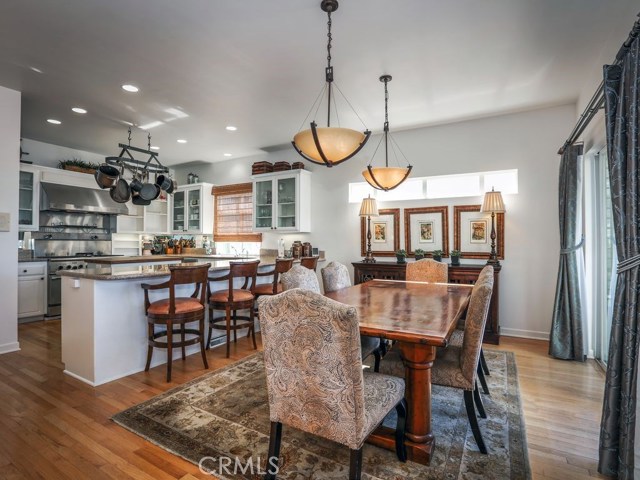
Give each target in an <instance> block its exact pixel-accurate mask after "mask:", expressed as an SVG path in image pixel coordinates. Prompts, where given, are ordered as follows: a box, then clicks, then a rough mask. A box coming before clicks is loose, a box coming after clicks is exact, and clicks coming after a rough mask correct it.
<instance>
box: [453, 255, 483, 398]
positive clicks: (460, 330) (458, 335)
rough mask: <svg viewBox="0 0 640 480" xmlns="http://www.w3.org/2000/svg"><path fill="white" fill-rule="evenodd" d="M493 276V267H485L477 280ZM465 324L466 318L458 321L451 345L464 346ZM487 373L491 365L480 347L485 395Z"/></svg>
mask: <svg viewBox="0 0 640 480" xmlns="http://www.w3.org/2000/svg"><path fill="white" fill-rule="evenodd" d="M489 276H491V277H493V267H491V268H490V269H488V268H487V267H485V268H483V269H482V271H481V272H480V275H478V279H477V282H480V281H486V279H487V277H489ZM464 325H465V320H461V321H460V322H459V323H458V326H457V328H456V330H454V331H453V333H452V334H451V338H450V339H449V346H453V347H462V341H463V338H464ZM485 375H491V372H490V370H489V366H488V365H487V361H486V360H485V358H484V350H483V349H482V347H481V348H480V362H479V363H478V380H479V381H480V385H481V386H482V391H483V392H484V394H485V395H489V385H488V383H487V379H486V377H485Z"/></svg>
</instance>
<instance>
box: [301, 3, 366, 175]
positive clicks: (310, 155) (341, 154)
mask: <svg viewBox="0 0 640 480" xmlns="http://www.w3.org/2000/svg"><path fill="white" fill-rule="evenodd" d="M320 8H321V9H322V11H324V12H327V16H328V22H327V67H326V69H325V78H326V83H325V86H324V88H323V89H322V91H321V93H320V95H318V97H317V98H316V101H315V102H314V103H313V105H312V106H311V110H309V113H308V114H307V117H306V118H305V119H304V121H303V123H302V124H303V125H304V124H305V122H306V121H307V119H308V118H309V115H311V112H313V111H314V107H315V113H317V111H318V110H319V108H320V105H321V104H322V100H323V98H324V97H325V96H326V97H327V126H326V128H325V127H318V125H317V124H316V122H315V120H312V121H311V123H310V127H311V128H309V129H308V130H303V131H300V132H298V133H297V134H296V135H295V136H294V137H293V142H291V143H292V144H293V147H294V148H295V149H296V151H297V152H298V153H299V154H300V155H301V156H302V157H304V158H305V159H306V160H309V161H310V162H313V163H317V164H320V165H326V166H327V167H332V166H333V165H338V164H339V163H342V162H344V161H345V160H349V159H350V158H351V157H353V156H354V155H355V154H356V153H358V152H359V151H360V150H361V149H362V147H364V145H365V144H366V143H367V140H368V139H369V136H370V135H371V132H370V131H369V130H367V129H366V125H365V131H364V132H360V131H358V130H352V129H350V128H342V127H340V126H338V127H332V126H331V102H332V101H333V102H334V105H335V98H332V95H333V96H334V97H335V91H334V88H333V87H335V90H337V92H338V93H340V95H342V97H343V98H345V97H344V94H343V93H342V92H341V91H340V88H339V87H338V86H337V85H335V83H334V81H333V67H332V66H331V40H332V36H331V13H332V12H335V11H336V10H337V9H338V1H337V0H322V2H321V3H320ZM345 100H346V98H345ZM347 104H348V105H349V107H351V104H350V103H349V101H348V100H347ZM316 105H317V107H316ZM351 109H352V110H353V111H354V113H355V114H356V116H358V114H357V112H356V111H355V110H354V109H353V107H351ZM336 117H337V112H336ZM358 118H359V119H360V117H359V116H358ZM360 121H361V122H362V119H360ZM362 123H363V125H364V122H362Z"/></svg>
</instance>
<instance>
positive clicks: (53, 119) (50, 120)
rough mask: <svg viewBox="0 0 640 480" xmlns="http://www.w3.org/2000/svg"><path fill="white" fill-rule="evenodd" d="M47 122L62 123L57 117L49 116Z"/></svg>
mask: <svg viewBox="0 0 640 480" xmlns="http://www.w3.org/2000/svg"><path fill="white" fill-rule="evenodd" d="M47 122H49V123H53V124H54V125H60V124H61V123H62V122H61V121H60V120H56V119H55V118H47Z"/></svg>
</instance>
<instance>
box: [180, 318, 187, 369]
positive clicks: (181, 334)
mask: <svg viewBox="0 0 640 480" xmlns="http://www.w3.org/2000/svg"><path fill="white" fill-rule="evenodd" d="M184 325H185V324H184V323H183V324H182V325H181V326H180V342H181V343H182V345H181V347H182V360H186V359H187V356H186V355H185V348H184Z"/></svg>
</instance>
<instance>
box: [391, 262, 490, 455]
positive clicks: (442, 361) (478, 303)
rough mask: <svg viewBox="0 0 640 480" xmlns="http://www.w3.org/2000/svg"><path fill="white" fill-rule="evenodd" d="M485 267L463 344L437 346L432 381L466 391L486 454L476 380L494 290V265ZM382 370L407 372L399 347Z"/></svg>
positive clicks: (475, 290)
mask: <svg viewBox="0 0 640 480" xmlns="http://www.w3.org/2000/svg"><path fill="white" fill-rule="evenodd" d="M485 269H488V270H487V272H490V274H489V273H487V274H486V275H484V276H482V275H481V276H480V277H479V278H478V281H477V282H476V284H475V285H474V286H473V290H472V292H471V300H470V301H469V307H468V308H467V320H466V322H465V330H464V338H463V341H462V346H460V347H455V346H449V347H447V348H442V349H438V355H437V357H436V360H435V362H434V363H433V367H432V368H431V383H432V384H433V385H443V386H446V387H453V388H459V389H461V390H463V391H464V403H465V407H466V409H467V417H469V423H470V424H471V430H472V432H473V437H474V438H475V440H476V444H477V445H478V449H479V450H480V452H481V453H484V454H486V453H487V447H486V445H485V443H484V440H483V438H482V432H481V431H480V426H479V425H478V418H477V417H476V411H475V408H474V403H475V407H476V408H477V409H478V413H479V414H480V417H482V418H487V414H486V412H485V410H484V405H483V404H482V398H481V397H480V391H479V390H478V384H477V382H476V379H477V373H478V362H479V360H480V349H481V347H482V336H483V333H484V326H485V323H486V321H487V315H488V313H489V303H490V301H491V293H492V291H493V267H491V266H487V267H485ZM483 270H484V269H483ZM381 371H382V373H385V374H391V375H396V376H404V365H403V364H402V359H401V358H400V354H399V352H398V350H397V349H396V348H392V349H391V350H390V351H389V352H388V353H387V355H386V356H385V358H384V362H382V365H381Z"/></svg>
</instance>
